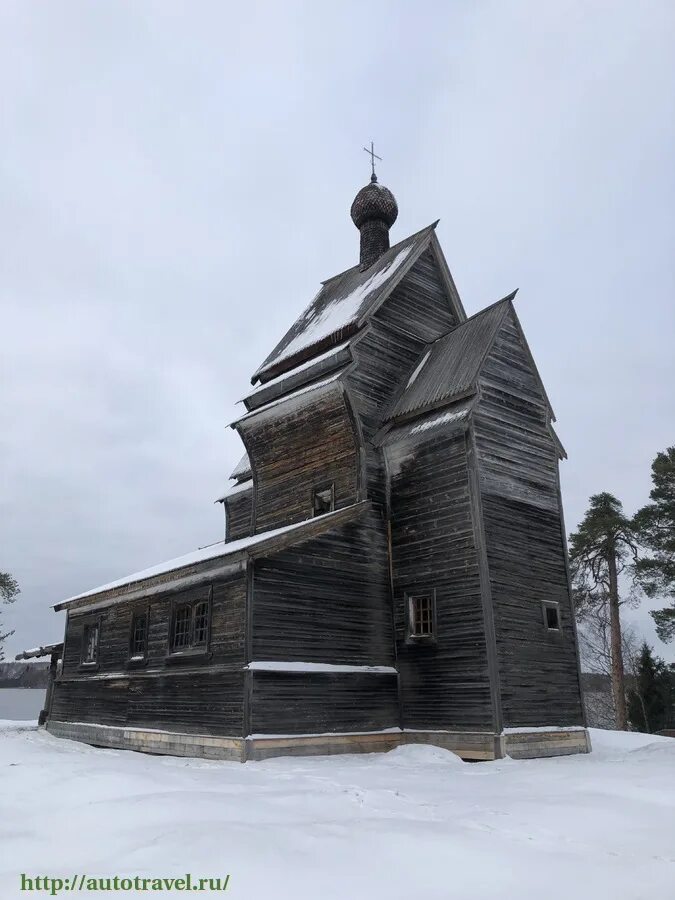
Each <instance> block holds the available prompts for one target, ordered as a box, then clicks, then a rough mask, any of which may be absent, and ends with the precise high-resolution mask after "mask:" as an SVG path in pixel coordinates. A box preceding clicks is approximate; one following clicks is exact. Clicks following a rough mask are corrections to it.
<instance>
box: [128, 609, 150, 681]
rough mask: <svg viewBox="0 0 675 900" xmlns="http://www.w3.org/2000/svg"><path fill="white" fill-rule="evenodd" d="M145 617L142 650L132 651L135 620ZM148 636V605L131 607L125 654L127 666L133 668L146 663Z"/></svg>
mask: <svg viewBox="0 0 675 900" xmlns="http://www.w3.org/2000/svg"><path fill="white" fill-rule="evenodd" d="M140 618H144V619H145V639H144V641H143V652H142V653H134V640H135V631H136V622H137V621H138V619H140ZM149 636H150V606H149V605H147V606H141V607H136V608H135V609H132V612H131V623H130V626H129V648H128V655H127V666H128V667H129V668H135V667H139V666H146V665H147V664H148V640H149Z"/></svg>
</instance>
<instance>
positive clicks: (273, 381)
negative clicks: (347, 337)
mask: <svg viewBox="0 0 675 900" xmlns="http://www.w3.org/2000/svg"><path fill="white" fill-rule="evenodd" d="M346 347H349V341H343V342H342V343H341V344H336V345H335V346H334V347H329V349H328V350H326V351H325V352H324V353H320V354H319V355H318V356H313V357H312V358H311V359H308V360H307V361H306V362H304V363H302V364H301V365H299V366H295V367H294V368H293V369H286V370H285V371H284V372H282V373H281V375H277V376H276V378H270V380H269V381H263V382H262V383H261V384H259V385H258V386H257V387H256V388H254V390H252V391H250V392H249V393H248V394H247V395H246V396H245V397H242V400H241V401H240V402H244V401H246V400H248V399H250V398H251V397H256V396H257V395H258V394H259V393H261V392H262V391H264V390H265V388H268V387H274V386H275V385H277V384H281V383H282V382H283V381H285V380H286V379H287V378H292V377H293V375H297V374H298V373H300V372H304V371H305V370H306V369H311V368H312V366H314V365H317V364H318V363H320V362H324V360H327V359H330V358H331V356H337V354H338V353H340V352H341V351H342V350H344V349H345V348H346Z"/></svg>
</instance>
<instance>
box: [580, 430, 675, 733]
mask: <svg viewBox="0 0 675 900" xmlns="http://www.w3.org/2000/svg"><path fill="white" fill-rule="evenodd" d="M652 483H653V487H652V490H651V492H650V495H649V496H650V501H651V502H650V503H648V504H647V505H646V506H643V507H642V508H641V509H640V510H638V512H637V513H636V514H635V516H633V517H632V518H630V517H628V516H626V515H625V513H624V511H623V506H622V504H621V501H620V500H618V499H617V498H616V497H615V496H614V495H613V494H609V493H602V494H595V495H593V496H592V497H591V498H590V501H589V507H588V510H587V511H586V514H585V515H584V518H583V520H582V521H581V523H580V524H579V526H578V528H577V530H576V532H574V533H573V534H571V535H570V564H571V569H572V578H573V587H574V602H575V608H576V613H577V618H578V620H579V622H580V624H581V625H582V627H583V625H584V623H586V624H587V625H588V626H589V627H590V628H591V629H592V630H594V633H595V636H596V641H595V644H596V646H597V643H598V642H597V634H598V633H600V635H601V636H603V635H605V634H608V639H607V641H606V643H607V656H608V658H609V661H610V665H609V669H610V676H611V684H612V697H613V703H614V714H615V720H616V727H617V728H619V729H625V728H627V727H628V722H629V718H630V722H631V724H632V725H633V726H634V727H641V728H644V729H645V730H652V731H653V730H658V729H656V728H654V727H653V723H654V722H657V721H658V722H659V723H662V722H663V721H666V720H667V717H668V716H669V715H670V707H668V706H667V704H668V703H670V704H671V705H672V695H671V694H670V693H668V692H666V694H664V690H665V688H664V685H665V684H667V685H668V686H669V690H670V685H671V681H672V673H670V672H669V671H668V670H667V667H666V666H665V663H663V661H662V660H659V659H658V658H654V657H653V655H652V654H651V650H650V648H649V647H648V646H647V645H644V646H643V648H642V650H641V652H640V657H639V660H638V662H637V663H636V671H635V673H634V675H635V679H636V686H635V687H634V688H633V689H632V691H631V694H630V700H629V703H628V704H627V701H626V685H625V673H624V645H623V640H622V634H621V606H622V605H624V604H625V603H631V602H636V600H637V592H638V591H642V592H644V594H646V595H647V596H648V597H663V598H664V600H666V601H667V605H666V606H665V607H664V608H663V609H660V610H657V611H655V612H652V613H651V615H652V617H653V619H654V622H655V624H656V631H657V634H658V635H659V637H660V638H661V640H663V641H670V640H672V639H673V637H675V447H669V448H668V449H667V450H665V451H664V452H662V453H659V454H658V455H657V457H656V459H655V460H654V462H653V464H652ZM624 573H625V574H626V575H628V576H630V579H631V585H632V588H631V590H630V591H629V592H628V595H627V596H624V597H622V596H621V590H620V584H621V576H622V574H624ZM601 643H602V641H601ZM647 685H650V686H651V687H650V691H651V692H652V693H651V694H648V695H647V694H645V690H646V686H647ZM664 697H667V699H666V700H664ZM662 702H663V703H666V706H667V709H666V712H664V713H663V716H661V715H657V713H656V712H655V709H656V707H657V706H658V705H659V704H660V703H662ZM653 704H655V705H653ZM664 716H665V718H664ZM659 727H664V726H663V725H662V724H660V726H659Z"/></svg>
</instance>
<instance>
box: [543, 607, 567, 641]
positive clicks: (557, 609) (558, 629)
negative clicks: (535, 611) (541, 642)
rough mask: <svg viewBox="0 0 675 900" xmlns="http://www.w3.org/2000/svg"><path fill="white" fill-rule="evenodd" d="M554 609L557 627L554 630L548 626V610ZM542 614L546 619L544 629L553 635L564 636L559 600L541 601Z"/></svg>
mask: <svg viewBox="0 0 675 900" xmlns="http://www.w3.org/2000/svg"><path fill="white" fill-rule="evenodd" d="M549 609H552V610H554V611H555V614H556V620H557V623H558V624H557V625H556V626H555V627H554V628H551V626H550V625H549V624H548V610H549ZM541 613H542V616H543V619H544V628H545V629H546V631H547V632H548V633H549V634H551V633H553V634H562V630H563V628H562V617H561V615H560V603H559V602H558V601H557V600H542V601H541Z"/></svg>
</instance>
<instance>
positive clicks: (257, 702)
mask: <svg viewBox="0 0 675 900" xmlns="http://www.w3.org/2000/svg"><path fill="white" fill-rule="evenodd" d="M251 675H252V695H251V709H252V716H251V732H250V733H251V734H324V733H328V732H349V731H379V730H381V729H384V728H392V727H397V726H398V700H397V690H396V676H395V675H388V674H383V673H361V672H335V673H333V672H330V673H328V672H252V673H251Z"/></svg>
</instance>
